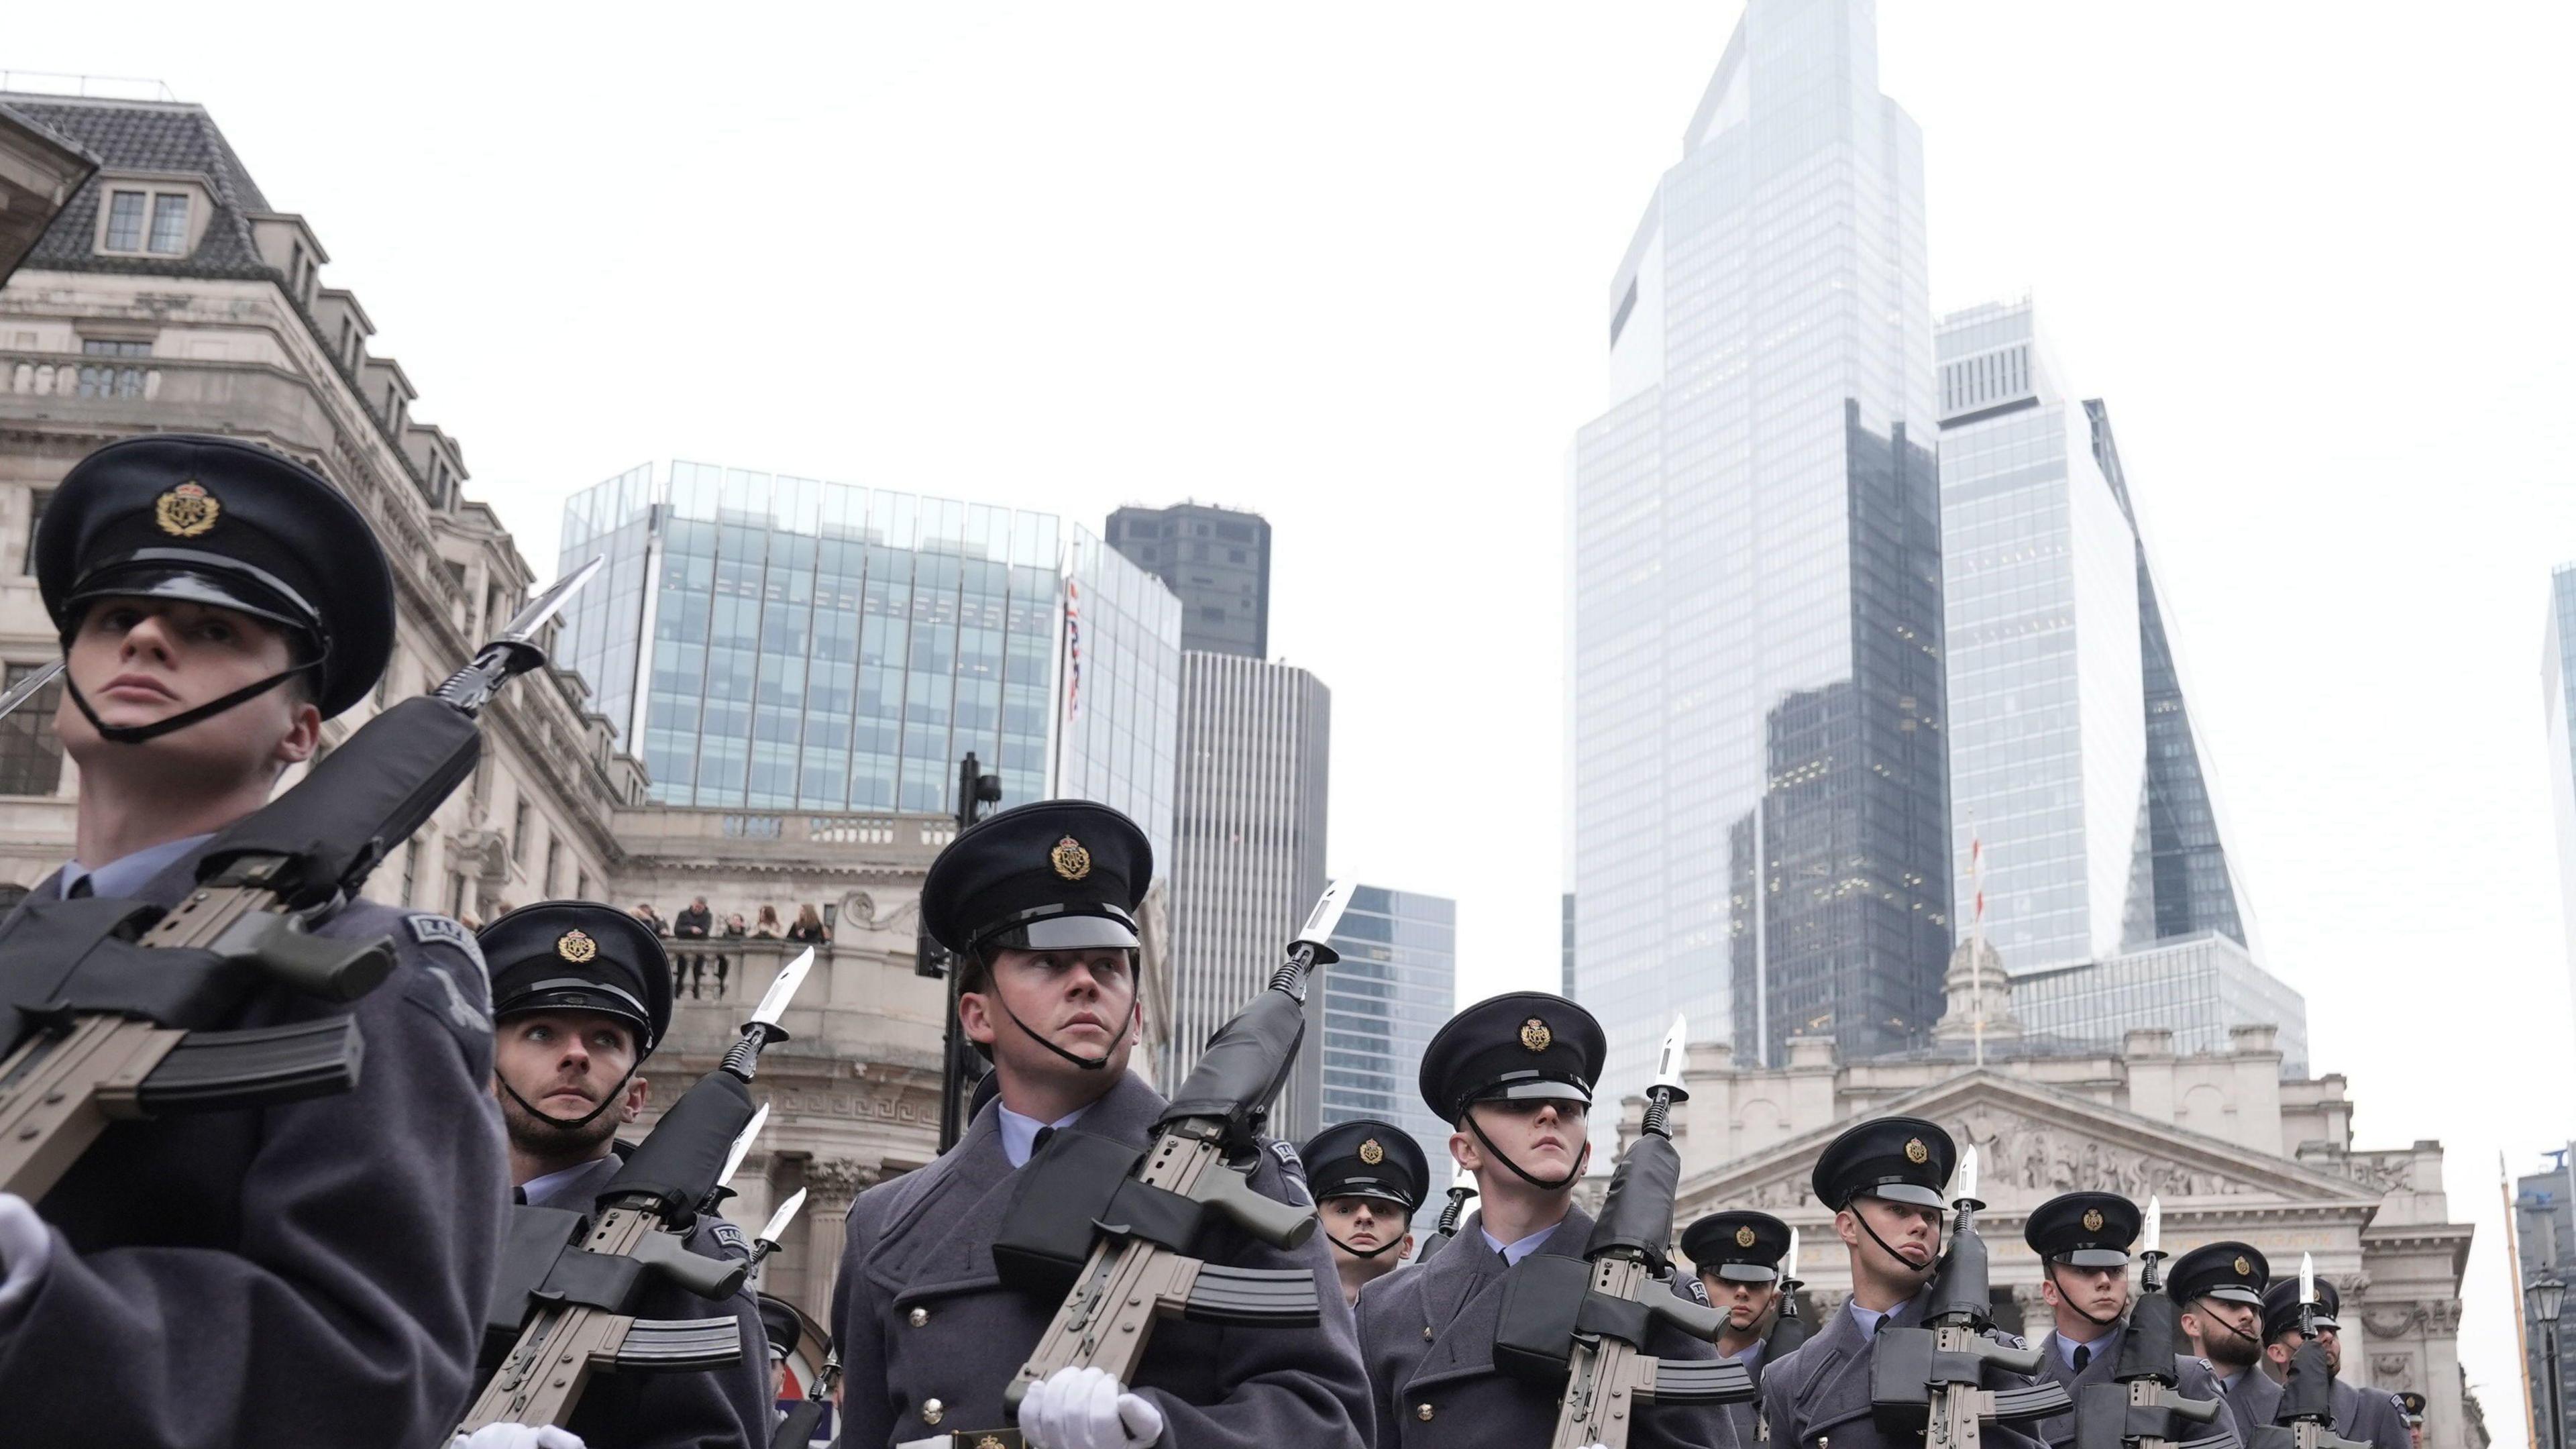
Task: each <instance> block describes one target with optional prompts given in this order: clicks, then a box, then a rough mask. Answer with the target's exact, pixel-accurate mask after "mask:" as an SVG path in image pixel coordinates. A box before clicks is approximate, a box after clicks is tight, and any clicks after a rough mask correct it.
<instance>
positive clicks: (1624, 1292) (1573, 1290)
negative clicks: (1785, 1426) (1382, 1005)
mask: <svg viewBox="0 0 2576 1449" xmlns="http://www.w3.org/2000/svg"><path fill="white" fill-rule="evenodd" d="M1683 1030H1684V1027H1683V1022H1682V1019H1681V1018H1680V1017H1675V1018H1673V1025H1672V1030H1671V1031H1669V1032H1667V1033H1665V1035H1664V1049H1663V1053H1662V1055H1661V1056H1660V1058H1659V1059H1658V1060H1657V1063H1656V1070H1655V1083H1654V1085H1653V1086H1651V1087H1649V1088H1647V1089H1646V1115H1645V1121H1644V1124H1643V1126H1642V1128H1641V1130H1640V1131H1639V1132H1638V1134H1637V1139H1636V1140H1635V1141H1633V1142H1631V1143H1629V1144H1628V1150H1627V1152H1626V1153H1624V1154H1622V1155H1621V1156H1620V1158H1619V1166H1618V1168H1617V1169H1616V1170H1615V1171H1613V1172H1612V1173H1611V1174H1610V1189H1609V1192H1608V1193H1607V1194H1606V1195H1605V1196H1604V1197H1603V1199H1602V1202H1601V1216H1600V1218H1599V1219H1598V1220H1597V1221H1595V1222H1594V1223H1593V1225H1592V1236H1591V1238H1590V1239H1589V1240H1588V1241H1586V1242H1585V1243H1584V1245H1583V1256H1582V1257H1581V1258H1579V1259H1578V1258H1567V1257H1562V1256H1555V1255H1550V1254H1545V1253H1541V1254H1537V1255H1534V1256H1532V1257H1528V1258H1524V1259H1522V1260H1521V1263H1520V1266H1519V1267H1517V1268H1515V1269H1513V1270H1512V1271H1511V1273H1509V1274H1507V1275H1506V1276H1505V1277H1504V1279H1503V1298H1502V1304H1501V1308H1500V1310H1499V1313H1498V1315H1497V1317H1496V1319H1495V1323H1494V1364H1495V1366H1496V1367H1498V1368H1501V1369H1503V1370H1504V1371H1505V1372H1507V1373H1510V1374H1512V1375H1514V1376H1515V1377H1519V1378H1528V1379H1533V1380H1537V1381H1540V1382H1545V1383H1550V1384H1555V1385H1561V1386H1562V1388H1563V1392H1564V1399H1563V1401H1562V1402H1561V1404H1560V1406H1559V1408H1558V1410H1557V1416H1556V1436H1555V1437H1554V1438H1553V1439H1551V1440H1549V1443H1550V1445H1551V1446H1553V1449H1581V1446H1583V1445H1586V1444H1607V1445H1609V1446H1610V1449H1623V1446H1625V1445H1626V1444H1627V1442H1628V1434H1629V1431H1630V1429H1631V1427H1632V1426H1633V1425H1634V1423H1635V1415H1634V1413H1633V1410H1634V1409H1635V1407H1636V1404H1637V1403H1638V1401H1641V1400H1644V1401H1651V1402H1654V1403H1658V1404H1741V1403H1748V1402H1750V1401H1751V1400H1752V1398H1753V1394H1754V1387H1753V1376H1752V1375H1751V1374H1749V1373H1747V1372H1745V1369H1744V1365H1742V1364H1740V1363H1737V1362H1735V1361H1734V1360H1733V1359H1714V1360H1707V1361H1699V1360H1672V1361H1665V1360H1661V1359H1656V1358H1653V1357H1650V1356H1648V1355H1647V1354H1646V1353H1645V1352H1644V1349H1645V1344H1646V1333H1647V1329H1648V1327H1649V1325H1650V1324H1651V1323H1653V1322H1655V1321H1661V1322H1663V1323H1666V1324H1669V1325H1671V1326H1672V1327H1674V1328H1677V1329H1679V1330H1681V1331H1682V1332H1684V1333H1687V1334H1689V1335H1690V1336H1691V1337H1693V1338H1700V1339H1706V1340H1708V1341H1710V1342H1712V1343H1713V1342H1715V1341H1716V1339H1717V1335H1718V1333H1719V1331H1720V1330H1722V1329H1724V1328H1725V1326H1726V1315H1724V1314H1722V1313H1720V1312H1718V1311H1717V1310H1716V1309H1714V1308H1708V1307H1705V1306H1703V1305H1701V1304H1698V1303H1694V1302H1692V1301H1690V1300H1689V1299H1687V1298H1682V1297H1678V1296H1676V1295H1675V1294H1674V1293H1673V1292H1672V1290H1671V1289H1669V1288H1667V1287H1665V1286H1664V1283H1663V1280H1662V1279H1661V1278H1660V1276H1659V1275H1661V1274H1664V1273H1667V1272H1669V1271H1670V1265H1669V1263H1668V1261H1667V1259H1666V1258H1665V1255H1664V1248H1665V1245H1666V1244H1668V1243H1670V1242H1671V1241H1672V1236H1673V1192H1674V1189H1675V1188H1676V1187H1678V1186H1679V1185H1680V1183H1681V1172H1682V1159H1681V1153H1679V1152H1678V1151H1676V1150H1675V1149H1674V1147H1673V1139H1672V1129H1671V1125H1670V1118H1671V1116H1672V1105H1673V1103H1675V1102H1678V1101H1682V1100H1685V1099H1687V1098H1688V1096H1689V1095H1690V1094H1689V1093H1688V1092H1685V1091H1684V1090H1683V1089H1682V1080H1681V1064H1682V1035H1683Z"/></svg>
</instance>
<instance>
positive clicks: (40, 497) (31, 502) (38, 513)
mask: <svg viewBox="0 0 2576 1449" xmlns="http://www.w3.org/2000/svg"><path fill="white" fill-rule="evenodd" d="M53 501H54V490H52V489H51V488H30V489H28V490H27V550H26V553H25V554H24V555H23V556H21V557H20V558H19V560H18V572H20V573H22V574H32V573H34V572H35V571H36V525H37V524H39V523H42V522H44V521H45V505H46V504H48V503H51V502H53Z"/></svg>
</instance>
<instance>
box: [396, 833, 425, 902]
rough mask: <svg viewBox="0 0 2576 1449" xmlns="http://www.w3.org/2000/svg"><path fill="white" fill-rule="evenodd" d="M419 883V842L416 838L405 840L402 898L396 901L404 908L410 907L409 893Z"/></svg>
mask: <svg viewBox="0 0 2576 1449" xmlns="http://www.w3.org/2000/svg"><path fill="white" fill-rule="evenodd" d="M419 884H420V842H419V841H417V840H406V841H404V842H403V884H402V900H401V901H400V902H398V904H400V905H401V906H402V908H403V909H404V910H410V909H411V893H412V891H413V889H414V888H416V887H417V886H418V885H419Z"/></svg>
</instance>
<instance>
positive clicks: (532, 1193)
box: [519, 1157, 599, 1202]
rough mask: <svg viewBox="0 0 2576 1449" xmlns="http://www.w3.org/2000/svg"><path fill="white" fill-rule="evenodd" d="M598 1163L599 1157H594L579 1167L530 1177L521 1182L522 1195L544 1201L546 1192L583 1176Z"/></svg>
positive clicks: (533, 1200) (529, 1198)
mask: <svg viewBox="0 0 2576 1449" xmlns="http://www.w3.org/2000/svg"><path fill="white" fill-rule="evenodd" d="M598 1164H599V1159H597V1158H595V1157H594V1158H592V1159H591V1160H590V1161H588V1162H585V1163H583V1164H581V1165H580V1166H579V1167H567V1168H565V1169H564V1170H563V1171H561V1172H549V1173H547V1174H546V1175H545V1176H543V1177H532V1178H529V1179H528V1180H527V1181H526V1182H523V1183H521V1184H519V1192H520V1195H521V1196H523V1197H525V1198H526V1199H527V1200H528V1201H530V1202H542V1201H544V1200H545V1197H546V1194H548V1193H550V1192H553V1191H554V1190H555V1189H556V1188H558V1187H561V1186H563V1185H564V1184H565V1183H567V1182H570V1181H572V1180H573V1179H574V1178H576V1177H579V1176H581V1175H582V1174H583V1173H585V1172H588V1171H590V1170H591V1169H592V1168H593V1167H595V1166H597V1165H598Z"/></svg>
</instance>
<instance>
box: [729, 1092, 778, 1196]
mask: <svg viewBox="0 0 2576 1449" xmlns="http://www.w3.org/2000/svg"><path fill="white" fill-rule="evenodd" d="M768 1125H769V1104H768V1103H767V1102H763V1103H761V1104H760V1110H759V1111H757V1112H754V1113H752V1114H751V1125H750V1126H748V1127H745V1128H743V1129H742V1135H741V1136H740V1137H737V1138H735V1139H734V1140H733V1150H732V1151H731V1152H728V1153H726V1154H725V1165H724V1171H722V1172H720V1173H718V1174H716V1186H718V1187H722V1186H724V1185H725V1184H726V1183H728V1182H731V1181H733V1175H734V1174H735V1173H737V1172H739V1171H741V1170H742V1160H743V1159H744V1158H746V1157H749V1156H750V1155H751V1139H753V1138H755V1137H757V1136H759V1135H760V1129H761V1128H763V1127H766V1126H768Z"/></svg>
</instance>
